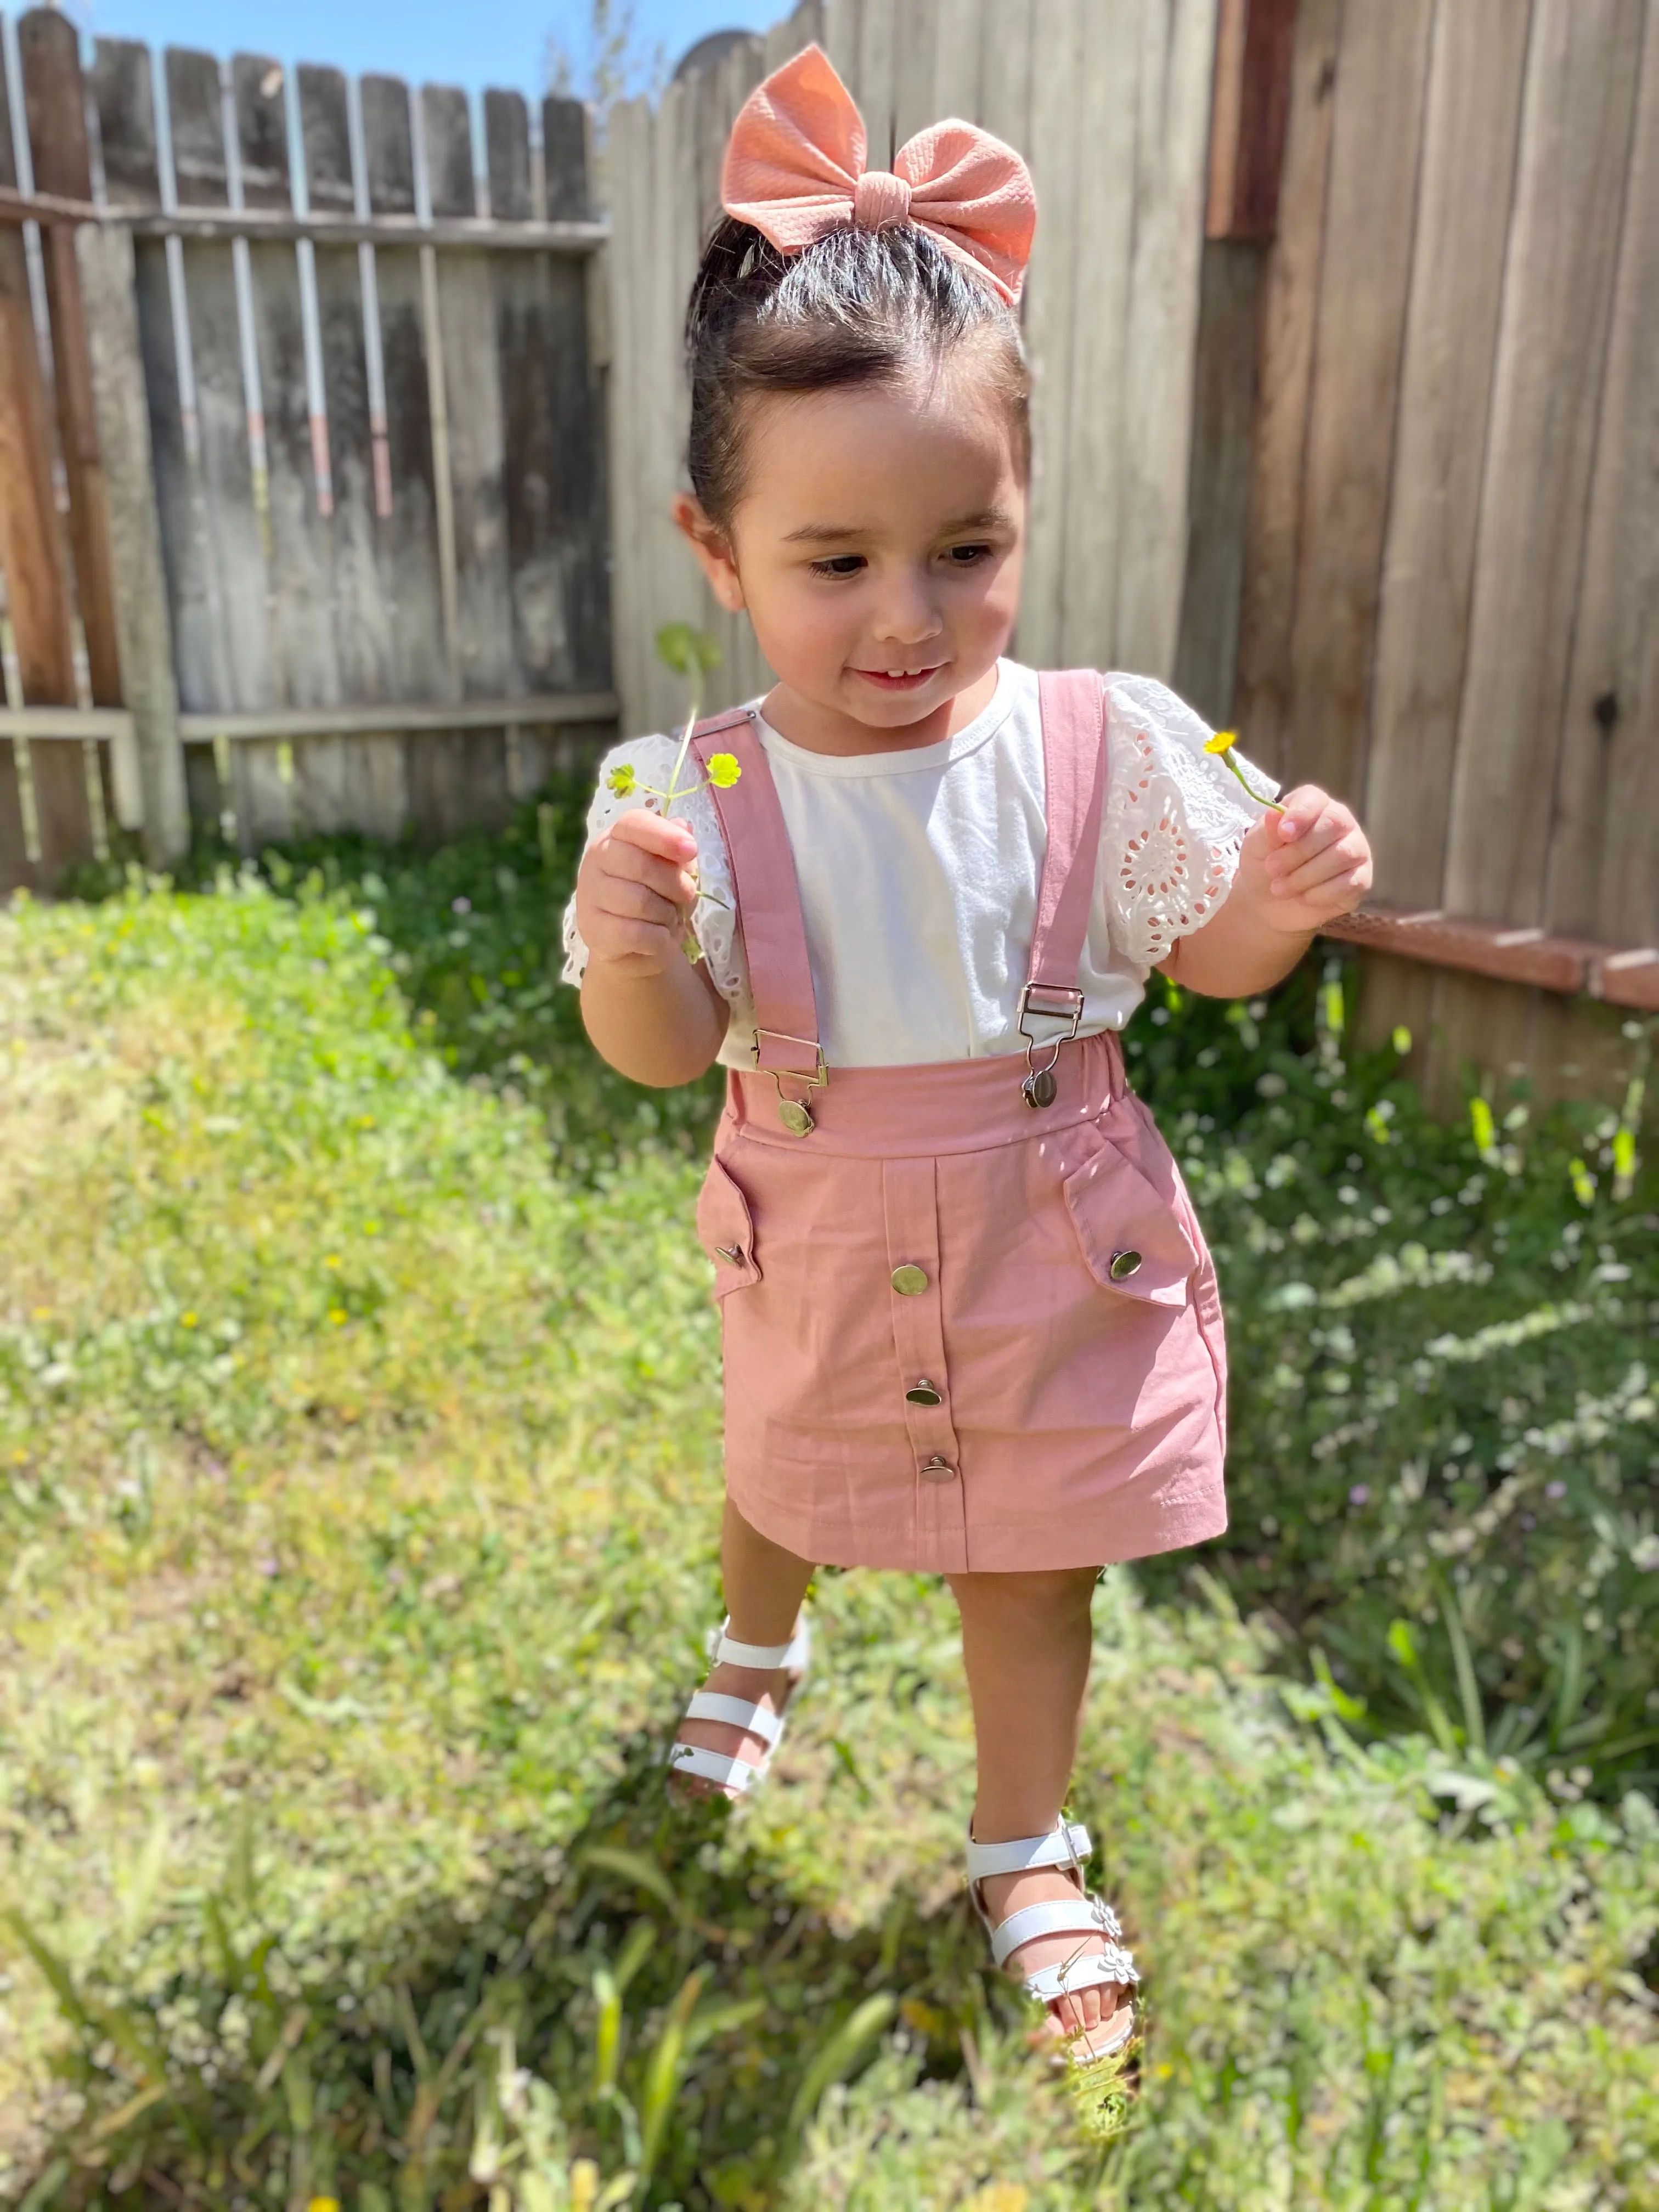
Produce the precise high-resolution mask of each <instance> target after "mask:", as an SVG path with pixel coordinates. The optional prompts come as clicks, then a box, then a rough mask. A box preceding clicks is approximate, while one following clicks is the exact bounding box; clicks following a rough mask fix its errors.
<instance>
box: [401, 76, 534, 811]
mask: <svg viewBox="0 0 1659 2212" xmlns="http://www.w3.org/2000/svg"><path fill="white" fill-rule="evenodd" d="M421 100H422V120H423V124H424V126H425V141H426V159H427V168H428V185H429V190H430V193H431V206H432V211H433V213H434V214H435V215H439V216H445V215H449V216H457V215H459V216H471V215H473V214H475V213H476V212H477V191H476V186H475V183H474V175H473V165H472V125H471V112H470V110H469V107H468V103H467V99H466V95H465V93H462V92H459V91H457V90H455V89H454V88H453V87H450V86H441V85H428V86H427V87H425V88H424V89H423V91H422V95H421ZM436 258H437V270H436V278H437V296H438V331H439V335H440V343H441V346H442V349H443V382H444V392H445V399H446V410H445V412H446V421H447V438H448V447H449V487H450V495H451V498H452V501H453V514H454V544H455V605H456V614H457V623H458V631H457V635H458V639H459V679H460V690H461V696H462V697H463V698H481V697H500V696H505V695H508V694H512V693H514V692H518V691H521V690H523V688H524V677H523V672H522V671H521V669H520V665H519V659H518V653H517V651H516V648H515V644H514V640H513V603H512V579H511V576H510V574H509V572H508V567H507V507H506V498H505V491H504V485H503V475H504V471H505V467H506V453H505V448H504V446H503V425H502V417H501V367H500V361H499V357H498V354H497V350H496V339H495V300H494V289H493V283H492V277H491V271H490V264H489V256H488V255H487V254H484V253H483V252H471V251H466V252H444V253H443V254H441V255H440V256H438V257H436ZM414 757H415V758H416V759H417V760H418V762H419V763H420V769H419V775H418V777H416V776H415V775H411V794H412V795H414V797H415V804H416V810H417V812H418V813H419V814H420V815H421V817H422V820H423V822H424V823H425V824H426V825H427V826H428V829H430V830H432V831H434V832H441V834H444V835H452V834H453V832H454V830H455V829H457V828H459V825H460V824H461V823H463V822H465V821H466V820H469V819H472V820H476V819H478V818H480V817H499V816H500V814H501V811H502V810H503V808H504V807H505V805H506V804H507V751H506V745H505V742H504V739H503V738H501V737H498V736H497V735H496V734H495V732H490V733H489V736H488V737H485V736H484V735H483V733H481V732H474V733H473V734H472V736H471V738H466V737H461V736H453V737H452V736H450V735H448V734H447V733H446V734H443V735H441V736H438V737H435V738H429V739H427V740H425V741H423V742H422V744H420V745H419V747H418V748H417V749H416V753H415V756H414Z"/></svg>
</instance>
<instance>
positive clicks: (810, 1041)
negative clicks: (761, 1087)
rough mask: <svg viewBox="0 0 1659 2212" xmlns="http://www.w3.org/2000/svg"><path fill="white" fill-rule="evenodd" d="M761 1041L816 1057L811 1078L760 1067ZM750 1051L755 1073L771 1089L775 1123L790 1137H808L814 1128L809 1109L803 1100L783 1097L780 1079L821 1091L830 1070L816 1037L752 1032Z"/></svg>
mask: <svg viewBox="0 0 1659 2212" xmlns="http://www.w3.org/2000/svg"><path fill="white" fill-rule="evenodd" d="M763 1037H773V1038H775V1040H776V1041H777V1042H778V1043H779V1044H798V1045H801V1046H804V1047H805V1049H806V1050H807V1051H808V1052H810V1053H813V1054H816V1055H817V1067H816V1069H815V1070H814V1072H813V1073H811V1075H797V1074H794V1073H792V1071H791V1070H790V1069H788V1068H778V1067H764V1068H763V1067H762V1066H761V1064H760V1056H761V1039H762V1038H763ZM750 1051H751V1052H752V1053H753V1054H754V1059H755V1066H756V1068H757V1071H758V1072H759V1073H761V1074H763V1075H769V1076H770V1077H771V1079H772V1084H773V1087H774V1089H775V1091H776V1092H777V1094H778V1119H779V1121H781V1122H782V1124H783V1126H784V1127H785V1128H786V1129H787V1130H788V1132H789V1133H790V1135H791V1136H792V1137H806V1136H810V1135H811V1133H812V1129H813V1127H814V1126H815V1125H814V1123H813V1120H812V1109H811V1107H810V1106H809V1105H808V1104H807V1103H806V1101H805V1099H804V1098H790V1097H786V1096H785V1094H784V1088H783V1079H784V1077H785V1076H786V1075H787V1076H788V1077H789V1079H790V1080H791V1082H792V1083H804V1084H805V1085H806V1087H807V1088H808V1090H809V1091H821V1090H822V1089H823V1086H824V1085H825V1084H826V1083H828V1081H829V1068H828V1066H826V1065H825V1062H824V1057H823V1046H822V1045H821V1044H820V1043H819V1042H818V1041H817V1038H816V1037H799V1036H789V1035H788V1034H787V1031H785V1030H763V1029H758V1028H757V1030H756V1031H755V1042H754V1043H753V1045H752V1046H751V1047H750Z"/></svg>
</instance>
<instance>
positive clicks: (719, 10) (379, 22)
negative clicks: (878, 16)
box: [20, 0, 790, 92]
mask: <svg viewBox="0 0 1659 2212" xmlns="http://www.w3.org/2000/svg"><path fill="white" fill-rule="evenodd" d="M789 6H790V0H636V7H635V14H636V20H637V23H638V27H639V29H640V32H641V35H642V37H643V38H644V40H645V41H646V42H647V44H648V45H651V46H654V45H656V44H657V43H658V42H660V43H661V44H662V45H663V46H665V48H666V50H667V55H668V59H669V62H670V64H672V63H673V62H675V61H676V60H678V58H679V56H680V55H681V54H682V53H683V52H684V51H685V49H686V47H687V46H690V45H691V44H692V43H693V42H694V40H697V39H700V38H702V36H703V34H704V33H705V32H708V31H719V30H726V29H736V28H739V27H742V28H747V29H750V30H760V29H763V28H764V27H765V26H766V25H767V24H768V23H769V22H771V21H774V20H775V18H776V17H778V16H781V15H787V13H788V9H789ZM20 12H21V9H20ZM67 12H68V13H69V14H70V15H71V16H72V17H73V19H74V20H75V21H76V23H78V24H79V26H80V27H81V28H82V31H83V32H88V33H101V34H102V35H104V36H106V37H113V38H125V39H143V40H147V41H148V42H149V45H151V46H199V47H202V48H204V50H205V51H206V52H209V53H215V54H221V55H223V54H229V53H233V52H236V51H237V50H238V49H239V48H242V49H246V50H247V51H250V52H255V53H268V54H273V55H275V56H276V58H277V59H278V60H279V61H286V62H301V61H305V62H331V63H333V64H335V66H336V67H337V68H339V69H343V70H349V71H351V72H352V73H353V74H356V73H357V72H358V71H360V70H366V69H367V70H386V71H387V72H389V73H390V74H392V75H394V76H405V77H409V78H411V79H413V80H415V81H416V82H433V83H439V84H463V85H466V86H468V87H471V88H475V89H476V88H481V87H483V86H484V85H487V84H497V85H507V86H516V87H517V88H519V89H520V91H524V92H532V91H537V90H539V89H540V87H541V82H542V72H543V57H544V52H545V49H546V45H547V36H548V33H549V32H550V30H552V29H554V28H555V27H558V28H559V29H561V30H562V31H563V32H564V33H567V35H568V38H569V40H570V43H571V44H572V45H573V46H575V47H576V49H577V50H578V51H579V52H580V49H581V46H582V44H583V40H584V34H585V32H586V24H587V20H588V6H587V0H471V4H467V0H461V4H457V0H442V4H440V0H68V6H67Z"/></svg>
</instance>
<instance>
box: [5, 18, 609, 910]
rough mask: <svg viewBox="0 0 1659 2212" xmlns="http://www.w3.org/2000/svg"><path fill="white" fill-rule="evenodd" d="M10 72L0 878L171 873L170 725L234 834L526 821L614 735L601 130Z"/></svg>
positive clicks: (450, 105)
mask: <svg viewBox="0 0 1659 2212" xmlns="http://www.w3.org/2000/svg"><path fill="white" fill-rule="evenodd" d="M0 28H3V26H0ZM5 50H6V57H7V63H8V66H7V69H6V70H5V73H4V76H0V574H3V580H4V590H5V594H6V596H5V602H4V607H5V613H4V624H3V629H0V638H3V641H4V645H5V653H4V666H5V671H6V688H5V695H4V702H3V709H0V748H3V751H4V752H5V753H7V754H9V756H10V758H9V761H4V760H0V889H3V888H5V887H6V886H7V885H8V884H15V883H20V882H21V883H25V884H37V885H42V886H50V885H51V884H53V883H55V882H56V881H58V879H59V878H61V876H62V873H63V872H64V869H65V867H66V866H69V865H70V864H71V863H72V862H74V861H75V860H79V859H82V858H84V857H86V856H87V855H88V854H91V853H92V852H94V851H95V850H97V849H99V848H100V847H101V846H103V845H104V844H105V843H106V824H107V822H108V819H109V817H110V816H111V815H113V816H114V817H117V818H118V819H119V820H121V821H123V822H125V823H137V821H138V820H139V819H140V818H141V817H142V818H143V822H144V824H145V829H146V835H147V838H148V842H149V845H150V848H151V849H152V851H153V852H155V854H157V855H158V856H159V857H165V856H167V855H168V854H171V853H173V852H176V851H177V850H178V848H179V844H180V842H182V838H183V836H184V834H185V791H184V789H183V788H182V787H181V779H180V776H179V767H178V763H179V743H178V741H179V738H180V737H182V738H183V740H184V748H183V760H184V763H185V768H186V772H187V777H188V799H189V805H190V811H191V812H192V813H193V814H194V815H195V817H197V820H198V821H199V820H201V819H203V818H204V817H205V818H207V819H212V818H213V817H216V816H217V817H222V819H223V821H224V823H225V826H226V827H227V829H229V830H230V832H231V834H232V835H233V836H234V837H235V838H236V839H237V841H238V842H240V843H241V844H243V845H244V846H246V847H254V846H258V844H260V843H262V842H264V841H266V840H268V839H270V838H274V837H283V836H294V835H296V834H304V833H305V832H307V831H310V830H325V829H334V828H339V827H345V826H351V827H356V828H358V829H365V830H368V831H371V832H379V833H380V834H396V833H397V832H398V831H400V830H401V829H404V828H405V827H406V826H412V827H414V828H416V829H420V830H423V831H425V832H427V833H428V834H441V833H443V832H445V831H449V830H453V829H458V828H459V827H460V826H462V825H463V824H465V823H468V822H471V821H478V820H486V821H487V820H489V819H492V818H499V817H500V816H501V814H502V812H503V811H505V810H506V808H507V806H509V805H510V804H511V803H512V801H513V799H514V798H515V797H517V796H520V795H523V794H527V793H530V792H531V791H532V790H534V789H535V788H537V787H538V786H539V785H540V783H541V782H542V781H544V776H545V773H546V770H547V768H548V766H549V764H550V760H551V758H552V757H553V756H554V754H555V752H556V750H557V749H558V748H559V746H560V744H562V743H568V742H569V741H570V739H571V738H572V736H573V735H580V733H582V732H587V733H589V734H592V733H595V732H600V733H602V732H604V731H605V730H608V729H609V728H611V726H613V723H614V715H615V711H616V702H615V699H614V696H612V694H611V645H610V635H609V622H610V592H609V578H608V574H607V551H606V538H607V532H606V526H605V460H604V432H603V422H604V408H603V389H602V378H601V374H600V368H599V362H598V359H597V356H596V354H595V352H594V349H592V346H591V344H590V336H589V301H588V290H589V281H590V278H589V271H590V269H591V265H592V256H593V254H594V252H595V251H596V250H597V248H598V247H599V246H600V245H601V243H602V242H603V240H604V236H605V229H604V226H603V224H602V223H601V222H599V221H598V220H597V219H596V218H595V216H594V213H593V210H592V207H591V205H590V195H589V183H588V174H589V172H588V145H587V139H588V126H587V117H586V111H585V110H584V109H583V108H582V107H581V106H580V104H579V103H577V102H574V101H571V100H558V99H550V100H546V101H544V103H543V105H542V107H541V112H540V114H539V117H538V118H537V123H538V128H536V129H535V130H533V131H532V118H531V116H530V113H529V111H528V110H527V108H526V103H525V101H524V100H523V99H522V98H521V97H520V94H517V93H513V92H489V93H486V94H485V95H484V98H483V116H482V133H481V136H482V140H483V148H484V153H485V161H484V164H483V167H484V173H483V176H482V177H480V178H477V179H475V173H474V171H475V163H474V154H473V122H474V118H473V117H472V114H471V110H470V106H469V102H468V100H467V99H466V96H465V94H462V93H460V92H458V91H454V90H451V89H447V88H443V87H438V86H427V87H425V88H423V89H422V91H421V92H420V93H419V94H418V95H416V96H411V94H410V89H409V88H408V87H406V86H405V85H404V83H403V82H400V81H399V80H398V79H397V78H396V77H390V76H367V77H365V78H364V79H362V82H361V83H351V82H348V81H347V80H346V79H345V78H344V77H343V76H341V74H340V73H339V72H338V71H337V70H329V69H320V68H318V69H313V68H305V67H301V69H300V70H298V71H297V73H296V76H297V82H294V83H290V82H289V77H288V75H287V73H286V72H285V71H284V70H283V68H282V67H281V66H280V65H279V64H277V63H276V62H274V61H272V60H270V59H269V58H265V57H263V56H258V55H250V54H239V55H237V56H236V57H235V58H234V60H232V61H231V62H230V63H228V64H221V63H220V62H218V61H216V60H215V59H214V58H212V57H211V56H210V55H206V54H200V53H192V52H179V51H177V50H173V51H169V52H167V55H166V56H165V58H164V61H163V63H162V65H161V68H160V69H159V70H157V69H155V68H154V67H153V65H152V62H151V58H150V55H149V51H148V50H147V49H146V48H145V47H143V46H138V45H133V44H131V43H128V42H126V41H123V40H99V41H98V43H97V47H96V59H95V63H94V66H93V67H92V69H91V70H90V71H89V72H88V74H87V76H85V77H84V78H83V76H82V67H81V59H80V55H79V51H78V41H77V39H76V33H75V31H74V28H73V27H72V25H71V24H70V21H68V19H67V18H66V17H64V16H63V15H59V14H58V13H57V12H55V11H53V10H49V9H38V10H36V11H34V12H33V13H31V14H28V15H24V16H23V17H22V18H21V20H20V21H18V22H17V23H16V24H15V27H11V28H10V29H9V30H8V32H7V35H6V38H5ZM26 215H27V216H28V217H30V218H33V219H32V220H30V221H28V222H25V221H24V220H23V217H24V216H26ZM8 217H9V220H8V219H7V218H8ZM54 403H55V404H54ZM124 678H125V688H124ZM8 769H9V772H8Z"/></svg>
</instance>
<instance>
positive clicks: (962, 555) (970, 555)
mask: <svg viewBox="0 0 1659 2212" xmlns="http://www.w3.org/2000/svg"><path fill="white" fill-rule="evenodd" d="M993 550H994V549H993V548H992V547H990V546H989V545H953V546H951V550H950V551H949V552H948V553H947V554H946V555H945V559H946V560H947V561H948V562H950V563H951V567H952V568H974V567H975V566H976V565H977V564H978V563H979V562H981V561H987V560H988V559H989V558H990V556H991V553H992V551H993Z"/></svg>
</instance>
